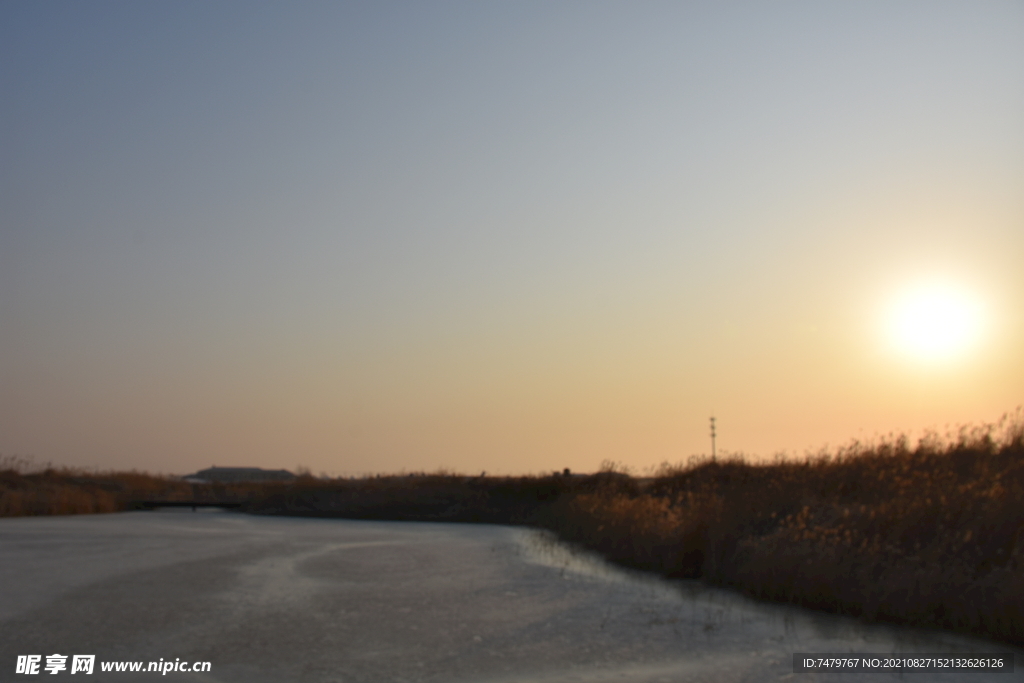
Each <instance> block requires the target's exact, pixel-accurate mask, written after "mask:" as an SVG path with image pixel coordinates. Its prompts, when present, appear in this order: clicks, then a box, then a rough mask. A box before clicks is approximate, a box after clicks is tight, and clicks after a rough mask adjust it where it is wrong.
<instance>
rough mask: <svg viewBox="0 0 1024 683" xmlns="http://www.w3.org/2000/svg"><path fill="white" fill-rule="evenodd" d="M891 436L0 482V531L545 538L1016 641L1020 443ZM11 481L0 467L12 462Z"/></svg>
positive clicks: (1014, 427)
mask: <svg viewBox="0 0 1024 683" xmlns="http://www.w3.org/2000/svg"><path fill="white" fill-rule="evenodd" d="M994 432H995V427H985V428H979V429H975V430H965V431H962V432H961V433H960V434H959V436H958V437H956V438H955V439H952V440H948V441H940V440H938V439H925V440H923V441H921V442H920V443H919V444H918V445H917V446H916V447H911V446H909V445H908V443H907V441H906V439H903V438H896V439H894V440H892V441H889V442H885V443H882V444H879V445H875V446H871V447H868V446H859V445H854V446H851V447H848V448H846V449H843V450H841V451H839V452H837V453H833V454H823V455H821V456H819V457H817V458H809V459H807V460H805V461H802V462H777V463H773V464H750V463H745V462H742V461H740V460H704V461H700V462H695V463H693V464H692V465H690V466H688V467H679V468H664V469H663V471H661V472H660V473H659V474H658V476H656V477H653V478H650V479H644V480H641V479H637V478H634V477H631V476H628V475H626V474H623V473H621V472H616V471H614V470H613V469H608V470H606V471H602V472H599V473H596V474H592V475H567V474H563V473H559V474H552V475H548V476H529V477H485V476H480V477H466V476H461V475H454V474H419V475H401V476H378V477H370V478H362V479H317V478H314V477H311V476H308V475H307V476H302V477H299V478H298V479H296V480H295V481H294V482H290V483H278V482H265V483H236V484H194V483H187V482H182V481H177V480H173V479H169V478H161V477H154V476H150V475H145V474H139V473H111V474H86V473H82V472H74V471H71V470H55V469H48V470H45V471H43V472H38V473H25V472H19V471H18V470H17V468H15V467H10V466H9V467H7V468H6V469H4V470H3V471H0V515H2V516H14V515H32V514H36V515H38V514H77V513H91V512H112V511H117V510H126V509H132V508H133V507H138V505H139V501H143V500H145V501H149V502H150V503H152V502H154V501H160V500H165V501H177V502H178V504H187V502H188V501H204V502H207V503H216V502H227V503H237V504H240V505H239V507H240V509H241V510H243V511H245V512H248V513H251V514H260V515H288V516H311V517H337V518H346V519H367V520H398V521H431V522H463V523H474V522H475V523H492V524H512V525H525V526H535V527H542V528H546V529H550V530H552V531H554V532H555V533H557V534H558V535H559V537H561V538H562V539H564V540H566V541H569V542H572V543H576V544H579V545H581V546H583V547H586V548H589V549H592V550H595V551H597V552H599V553H601V554H602V555H604V556H605V557H607V558H608V559H609V560H611V561H613V562H616V563H619V564H622V565H625V566H630V567H634V568H638V569H642V570H647V571H652V572H656V573H658V574H661V575H664V576H667V577H676V578H690V579H700V580H703V581H705V582H708V583H710V584H713V585H717V586H723V587H728V588H732V589H735V590H738V591H740V592H743V593H745V594H748V595H751V596H754V597H757V598H761V599H765V600H771V601H778V602H788V603H795V604H799V605H802V606H805V607H810V608H813V609H818V610H823V611H827V612H833V613H838V614H845V615H850V616H854V617H858V618H862V619H865V620H868V621H879V622H890V623H896V624H906V625H913V626H922V627H937V628H943V629H949V630H952V631H958V632H964V633H970V634H972V635H976V636H983V637H986V638H991V639H995V640H1001V641H1005V642H1009V643H1014V644H1018V645H1019V644H1022V643H1024V432H1022V429H1021V425H1020V423H1019V422H1018V423H1014V424H1011V425H1010V427H1009V428H1008V429H1005V430H1004V432H1005V433H1004V435H1003V436H1000V437H996V436H994ZM7 464H8V465H11V464H13V463H12V462H11V461H10V459H9V460H8V463H7Z"/></svg>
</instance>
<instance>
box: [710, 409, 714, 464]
mask: <svg viewBox="0 0 1024 683" xmlns="http://www.w3.org/2000/svg"><path fill="white" fill-rule="evenodd" d="M711 459H712V460H714V459H715V416H714V415H712V416H711Z"/></svg>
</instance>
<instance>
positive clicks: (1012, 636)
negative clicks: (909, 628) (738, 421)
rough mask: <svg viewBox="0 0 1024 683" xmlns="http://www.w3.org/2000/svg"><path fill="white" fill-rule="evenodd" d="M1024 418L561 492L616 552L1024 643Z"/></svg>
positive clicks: (868, 613) (771, 594) (609, 552)
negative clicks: (949, 435) (632, 485)
mask: <svg viewBox="0 0 1024 683" xmlns="http://www.w3.org/2000/svg"><path fill="white" fill-rule="evenodd" d="M1021 427H1022V425H1021V422H1020V420H1019V419H1017V420H1015V421H1010V422H1008V423H1006V424H1004V425H1003V429H1002V430H1001V434H999V435H996V432H997V431H999V430H997V428H996V427H985V428H980V429H974V430H962V431H961V432H960V433H959V434H958V435H956V436H955V438H953V439H948V440H942V439H938V438H935V437H934V436H932V437H929V438H926V439H923V440H921V441H920V442H919V443H918V444H917V445H916V446H915V447H910V445H909V444H908V441H907V439H905V438H902V437H899V438H894V439H891V440H889V441H886V442H883V443H880V444H877V445H873V446H865V445H860V444H854V445H852V446H850V447H848V448H845V449H842V450H841V451H839V452H838V453H834V454H821V455H819V456H818V457H816V458H809V459H807V460H805V461H803V462H799V463H795V462H776V463H774V464H770V465H757V464H749V463H745V462H742V461H738V460H733V461H705V462H703V463H698V464H695V465H693V466H690V467H685V468H677V469H674V470H672V469H669V470H666V471H663V472H662V473H661V475H660V476H659V477H657V478H656V479H655V480H654V481H653V482H652V483H651V484H650V485H649V486H648V487H647V488H646V490H643V491H639V492H636V493H632V492H629V491H624V490H622V489H621V488H620V489H617V490H610V489H609V490H606V491H603V492H598V493H596V494H591V495H584V496H577V497H575V498H573V499H569V500H563V501H560V502H559V505H560V506H561V507H562V514H557V515H553V517H552V518H553V519H554V520H555V521H556V528H557V530H558V531H559V533H560V534H562V536H563V537H565V538H568V539H570V540H574V541H576V542H579V543H582V544H584V545H587V546H589V547H592V548H595V549H597V550H599V551H601V552H603V553H604V554H605V555H606V556H608V557H609V558H610V559H612V560H615V561H618V562H622V563H624V564H629V565H632V566H636V567H640V568H645V569H654V570H657V571H660V572H662V573H664V574H666V575H670V576H680V577H689V578H700V579H703V580H705V581H708V582H711V583H715V584H718V585H723V586H729V587H732V588H735V589H738V590H740V591H743V592H745V593H748V594H750V595H753V596H756V597H759V598H764V599H769V600H776V601H785V602H792V603H797V604H800V605H804V606H807V607H812V608H816V609H822V610H827V611H830V612H836V613H842V614H848V615H853V616H858V617H862V618H865V619H869V620H877V621H890V622H896V623H903V624H913V625H919V626H938V627H943V628H948V629H953V630H959V631H966V632H970V633H975V634H981V635H985V636H988V637H992V638H997V639H1001V640H1006V641H1009V642H1014V643H1018V644H1020V643H1024V430H1022V428H1021Z"/></svg>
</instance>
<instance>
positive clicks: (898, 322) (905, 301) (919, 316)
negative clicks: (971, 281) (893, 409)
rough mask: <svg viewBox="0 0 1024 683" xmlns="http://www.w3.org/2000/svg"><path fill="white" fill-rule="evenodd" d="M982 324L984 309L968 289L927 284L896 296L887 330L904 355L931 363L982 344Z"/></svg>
mask: <svg viewBox="0 0 1024 683" xmlns="http://www.w3.org/2000/svg"><path fill="white" fill-rule="evenodd" d="M982 324H983V315H982V307H981V305H980V303H979V301H978V300H977V299H976V298H974V297H972V296H971V295H970V294H969V293H968V292H967V291H966V290H964V289H961V288H958V287H955V286H952V285H949V284H944V283H927V284H918V285H916V286H914V287H911V288H908V289H906V290H905V291H903V292H902V293H901V294H900V295H899V296H897V297H896V299H895V300H894V301H893V303H892V305H891V306H890V308H889V311H888V319H887V321H886V328H887V331H888V335H889V339H890V341H891V343H892V344H893V346H894V347H895V348H896V350H897V351H899V352H900V353H901V354H902V355H903V356H905V357H909V358H911V359H913V360H916V361H924V362H929V363H932V362H938V361H949V360H953V359H956V358H960V357H962V356H964V355H966V354H967V353H968V352H969V351H970V350H971V348H972V347H974V346H975V345H976V343H977V342H978V341H979V338H980V336H981V331H982Z"/></svg>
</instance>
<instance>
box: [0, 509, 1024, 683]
mask: <svg viewBox="0 0 1024 683" xmlns="http://www.w3.org/2000/svg"><path fill="white" fill-rule="evenodd" d="M1010 650H1011V648H1008V647H1007V646H1005V645H996V644H992V643H986V642H983V641H973V640H969V639H966V638H962V637H958V636H952V635H945V634H941V633H930V632H922V631H915V630H909V629H898V628H891V627H884V626H868V625H864V624H861V623H859V622H857V621H854V620H850V619H843V618H838V617H831V616H828V615H820V614H815V613H811V612H807V611H803V610H799V609H795V608H789V607H780V606H775V605H765V604H760V603H756V602H753V601H750V600H747V599H745V598H742V597H740V596H737V595H734V594H732V593H729V592H726V591H721V590H714V589H709V588H706V587H702V586H700V585H699V584H696V583H693V582H668V581H662V580H658V579H654V578H649V577H645V576H641V575H638V574H635V573H632V572H628V571H624V570H620V569H617V568H614V567H611V566H609V565H607V564H605V563H603V562H601V561H600V560H597V559H595V558H594V557H592V556H590V555H587V554H585V553H579V552H574V551H573V550H571V549H569V548H567V547H566V546H563V545H561V544H559V543H556V542H554V541H552V540H551V538H550V537H549V536H546V535H545V534H543V533H540V532H537V531H532V530H527V529H520V528H512V527H500V526H488V525H458V524H423V523H400V522H357V521H345V520H329V519H304V518H282V517H257V516H248V515H244V514H239V513H232V512H221V511H207V512H203V511H200V512H191V511H190V510H186V511H155V512H131V513H123V514H110V515H89V516H74V517H35V518H14V519H0V680H2V681H9V680H10V681H20V680H25V681H30V680H35V681H40V680H46V681H49V680H72V681H73V680H85V681H90V680H91V681H112V682H117V681H125V682H128V681H153V682H154V683H155V681H157V680H166V681H196V682H202V683H228V682H237V683H261V682H267V683H289V682H292V681H294V682H306V681H308V682H311V683H313V682H315V683H354V682H367V683H385V682H391V681H405V682H410V683H411V682H414V681H424V682H426V681H429V682H438V683H470V682H473V683H514V682H523V683H526V682H536V683H554V682H556V681H557V682H561V681H566V682H568V681H575V682H579V683H605V682H608V683H611V682H613V681H614V682H621V683H655V682H659V683H661V682H664V683H684V682H689V681H708V682H716V683H717V682H721V683H731V682H738V681H782V680H792V681H794V682H795V683H816V682H818V681H842V682H843V683H855V682H859V681H871V682H872V683H882V682H883V681H889V680H902V679H906V678H909V679H910V680H912V681H914V683H926V682H929V681H972V682H974V681H977V682H980V681H1002V682H1005V683H1008V682H1009V681H1011V680H1017V679H1020V678H1022V674H1021V673H1020V670H1021V666H1020V664H1021V662H1022V661H1024V660H1022V659H1021V658H1020V654H1021V653H1020V652H1019V651H1017V652H1016V655H1017V663H1018V666H1017V668H1016V673H1009V674H1007V673H1001V674H991V673H990V674H985V673H941V674H937V673H915V674H903V676H902V678H901V677H900V675H899V674H893V673H866V674H859V673H842V674H837V673H822V672H815V673H794V669H793V654H794V653H798V652H810V653H826V652H828V653H839V652H847V653H914V652H922V653H923V652H928V653H938V652H949V653H953V652H959V653H968V652H986V653H991V652H1007V651H1010ZM33 655H37V656H39V659H38V660H37V661H38V664H37V667H38V669H37V670H38V673H35V674H32V673H27V672H24V671H23V672H22V673H18V671H17V667H18V662H19V657H20V658H21V660H20V661H21V663H22V668H23V669H26V667H28V664H27V663H28V662H29V661H30V660H29V659H26V658H27V657H30V656H33ZM53 655H58V656H60V657H66V660H62V659H60V658H57V659H54V660H50V659H49V658H50V657H51V656H53ZM73 655H87V656H88V655H94V670H93V673H92V674H87V673H85V671H77V672H76V673H71V670H72V661H73ZM135 661H138V662H143V663H144V664H148V662H158V663H159V664H160V665H161V666H163V663H170V662H174V663H175V666H178V667H179V668H180V666H179V665H184V664H185V663H187V664H189V665H191V664H194V663H196V662H209V667H208V669H209V670H208V671H197V672H192V671H189V672H181V671H169V672H168V673H166V674H163V673H157V672H148V671H142V672H141V673H130V672H128V671H103V670H101V667H102V666H103V665H104V663H106V664H107V665H108V666H109V665H110V664H111V663H117V662H122V663H126V662H135ZM62 662H63V664H64V666H65V668H64V669H60V668H56V669H54V670H55V671H56V673H53V674H51V673H50V672H49V671H48V670H46V669H45V667H46V666H47V664H48V663H51V664H54V663H55V664H57V665H58V666H59V665H60V664H61V663H62ZM126 666H127V665H126ZM164 668H165V669H166V668H167V667H166V666H164ZM200 668H207V667H206V666H202V667H200Z"/></svg>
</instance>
